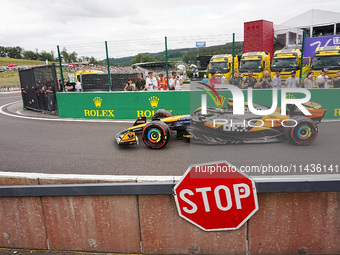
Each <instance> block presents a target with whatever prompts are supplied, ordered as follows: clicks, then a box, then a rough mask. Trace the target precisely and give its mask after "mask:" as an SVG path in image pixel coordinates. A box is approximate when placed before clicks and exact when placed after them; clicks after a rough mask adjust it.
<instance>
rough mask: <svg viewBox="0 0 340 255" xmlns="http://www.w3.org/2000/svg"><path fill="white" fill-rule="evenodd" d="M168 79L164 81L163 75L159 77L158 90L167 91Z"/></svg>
mask: <svg viewBox="0 0 340 255" xmlns="http://www.w3.org/2000/svg"><path fill="white" fill-rule="evenodd" d="M167 89H168V88H167V86H166V79H164V76H163V74H160V75H159V81H158V90H167Z"/></svg>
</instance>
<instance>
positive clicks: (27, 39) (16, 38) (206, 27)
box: [0, 0, 340, 59]
mask: <svg viewBox="0 0 340 255" xmlns="http://www.w3.org/2000/svg"><path fill="white" fill-rule="evenodd" d="M0 6H1V15H0V46H6V47H8V46H20V47H22V48H23V49H24V50H33V51H35V50H36V49H37V50H38V51H39V52H41V51H43V50H44V51H47V52H50V51H53V52H54V54H55V55H56V52H57V45H59V47H60V49H61V50H62V49H63V48H64V47H65V48H66V49H67V51H68V52H72V51H75V52H77V53H78V57H81V56H89V57H91V56H94V57H95V58H97V59H103V58H105V56H106V55H105V41H107V44H108V52H109V57H110V58H119V57H126V56H133V55H136V54H138V53H144V52H159V51H163V50H164V49H165V37H167V46H168V49H179V48H188V47H190V48H191V47H195V42H196V41H206V43H207V46H212V45H220V44H224V43H227V42H231V41H232V34H233V33H235V39H236V41H242V40H243V23H244V22H248V21H254V20H260V19H265V20H268V21H272V22H273V23H274V25H276V24H280V23H282V22H284V21H286V20H289V19H291V18H293V17H295V16H297V15H300V14H302V13H303V12H306V11H308V10H310V9H322V10H327V11H339V10H340V1H339V0H326V1H323V2H322V4H321V2H320V1H319V0H318V1H316V0H309V1H308V2H307V1H296V0H286V1H280V2H279V1H269V0H261V1H255V0H244V1H228V0H215V1H214V0H212V1H200V0H195V1H193V0H186V1H179V0H172V1H152V0H127V1H124V0H120V1H117V0H92V1H90V0H55V1H52V0H30V1H27V0H13V1H8V0H0Z"/></svg>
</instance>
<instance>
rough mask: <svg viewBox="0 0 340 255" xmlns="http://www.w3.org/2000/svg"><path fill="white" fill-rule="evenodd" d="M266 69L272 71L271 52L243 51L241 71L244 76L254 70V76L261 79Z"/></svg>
mask: <svg viewBox="0 0 340 255" xmlns="http://www.w3.org/2000/svg"><path fill="white" fill-rule="evenodd" d="M265 70H268V72H269V73H270V53H269V52H265V51H258V52H247V53H243V54H242V57H241V60H240V68H239V72H240V74H241V75H242V76H248V72H249V71H253V77H254V78H256V79H257V80H259V79H260V78H262V77H263V73H264V71H265Z"/></svg>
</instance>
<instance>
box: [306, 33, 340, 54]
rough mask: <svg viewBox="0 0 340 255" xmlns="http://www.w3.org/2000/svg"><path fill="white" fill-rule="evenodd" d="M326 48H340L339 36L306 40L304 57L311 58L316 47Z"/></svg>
mask: <svg viewBox="0 0 340 255" xmlns="http://www.w3.org/2000/svg"><path fill="white" fill-rule="evenodd" d="M326 46H340V35H332V36H322V37H311V38H306V40H305V51H304V56H305V57H310V58H313V56H314V53H315V50H316V48H317V47H326Z"/></svg>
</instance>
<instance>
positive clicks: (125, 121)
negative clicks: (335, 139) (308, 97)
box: [0, 100, 340, 124]
mask: <svg viewBox="0 0 340 255" xmlns="http://www.w3.org/2000/svg"><path fill="white" fill-rule="evenodd" d="M20 102H22V100H20V101H15V102H12V103H8V104H5V105H2V106H1V107H0V114H3V115H7V116H10V117H15V118H22V119H30V120H47V121H63V122H92V123H128V124H131V123H134V121H133V120H98V119H96V120H92V119H91V120H89V119H71V118H69V119H59V118H58V119H51V118H41V117H30V116H24V115H16V114H11V113H7V112H4V111H3V108H5V107H7V106H10V105H12V104H16V103H20ZM17 113H18V111H17ZM18 114H19V113H18ZM338 121H340V119H335V120H334V119H332V120H322V122H338Z"/></svg>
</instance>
